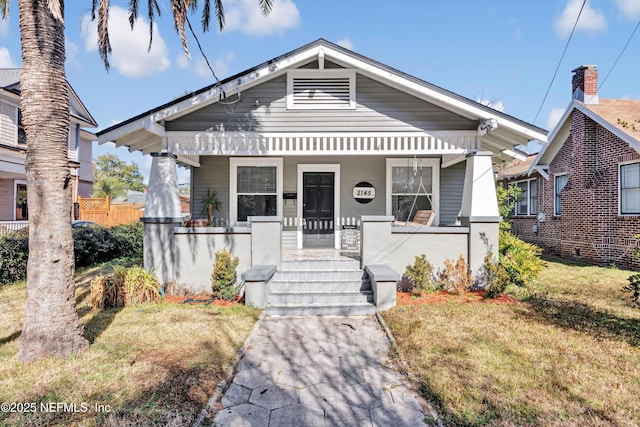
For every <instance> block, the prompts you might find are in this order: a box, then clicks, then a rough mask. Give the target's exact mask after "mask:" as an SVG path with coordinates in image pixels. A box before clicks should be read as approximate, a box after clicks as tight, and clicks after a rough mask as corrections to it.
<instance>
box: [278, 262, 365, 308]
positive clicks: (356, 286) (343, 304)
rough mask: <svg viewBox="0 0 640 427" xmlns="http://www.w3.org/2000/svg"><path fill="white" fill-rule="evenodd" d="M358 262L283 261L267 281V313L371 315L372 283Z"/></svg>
mask: <svg viewBox="0 0 640 427" xmlns="http://www.w3.org/2000/svg"><path fill="white" fill-rule="evenodd" d="M364 276H365V275H364V273H363V271H362V270H361V269H360V264H359V262H358V261H356V260H353V259H348V258H344V259H339V260H285V261H282V266H281V268H280V270H279V271H277V272H276V274H275V275H274V277H273V279H272V280H271V282H270V287H271V291H270V293H269V297H268V300H267V308H266V313H267V314H268V315H277V316H315V315H325V316H331V315H353V314H373V313H375V312H376V307H375V305H374V304H373V293H372V291H371V283H370V282H369V280H368V279H366V278H364Z"/></svg>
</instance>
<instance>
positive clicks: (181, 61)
mask: <svg viewBox="0 0 640 427" xmlns="http://www.w3.org/2000/svg"><path fill="white" fill-rule="evenodd" d="M234 58H235V54H234V53H233V52H229V53H227V54H226V55H225V56H224V59H222V58H218V59H216V60H215V61H214V62H213V64H211V67H212V68H213V71H214V72H215V73H216V76H218V78H219V79H224V78H225V77H226V76H227V75H228V74H229V66H228V65H227V62H230V61H233V59H234ZM176 63H177V64H178V67H180V68H183V69H188V70H190V71H192V72H193V73H195V74H197V75H198V76H200V77H202V78H204V79H213V75H212V74H211V70H210V69H209V67H208V66H207V62H206V61H205V60H204V58H197V59H193V58H192V59H191V61H189V59H187V57H186V56H185V55H184V54H180V55H178V56H177V57H176Z"/></svg>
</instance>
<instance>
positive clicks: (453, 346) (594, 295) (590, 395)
mask: <svg viewBox="0 0 640 427" xmlns="http://www.w3.org/2000/svg"><path fill="white" fill-rule="evenodd" d="M630 274H631V273H630V272H628V271H623V270H618V269H614V268H600V267H592V266H581V265H576V264H572V263H565V262H558V261H549V262H548V266H547V268H546V269H545V270H544V271H543V273H542V274H541V276H540V279H539V283H540V284H539V285H537V286H536V287H535V288H534V289H530V290H526V291H523V290H521V289H514V290H512V291H513V294H514V295H515V296H516V298H517V299H518V303H516V304H434V305H423V306H400V307H396V308H394V309H393V310H390V311H388V312H386V313H385V314H384V318H385V320H386V322H387V324H388V325H389V327H390V329H391V331H392V333H393V334H394V336H395V338H396V340H397V343H398V351H399V353H400V356H401V357H402V359H403V360H404V361H405V362H406V363H407V366H408V371H409V374H410V376H411V378H412V379H413V380H414V381H415V382H416V383H417V384H418V385H419V388H420V392H421V393H422V394H423V395H424V396H425V397H426V398H427V399H428V400H430V401H431V402H432V403H433V404H434V405H435V407H436V409H437V411H438V413H439V414H440V415H441V416H442V417H443V419H444V423H445V425H455V426H457V425H460V426H481V425H496V426H497V425H499V426H503V425H536V426H537V425H545V426H600V425H602V426H609V425H616V426H627V425H628V426H633V425H638V424H640V403H639V401H638V396H640V310H639V309H638V308H636V307H633V306H632V305H631V304H630V303H629V302H628V298H627V295H626V294H625V293H623V292H622V291H621V289H622V287H623V286H624V285H625V284H626V283H627V277H628V276H629V275H630Z"/></svg>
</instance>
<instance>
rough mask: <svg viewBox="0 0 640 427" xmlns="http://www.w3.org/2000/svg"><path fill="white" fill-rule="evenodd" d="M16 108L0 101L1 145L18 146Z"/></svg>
mask: <svg viewBox="0 0 640 427" xmlns="http://www.w3.org/2000/svg"><path fill="white" fill-rule="evenodd" d="M16 109H17V108H16V107H14V106H13V105H10V104H7V103H6V102H2V101H0V144H3V145H17V144H18V133H17V129H18V125H17V123H16V121H15V120H16Z"/></svg>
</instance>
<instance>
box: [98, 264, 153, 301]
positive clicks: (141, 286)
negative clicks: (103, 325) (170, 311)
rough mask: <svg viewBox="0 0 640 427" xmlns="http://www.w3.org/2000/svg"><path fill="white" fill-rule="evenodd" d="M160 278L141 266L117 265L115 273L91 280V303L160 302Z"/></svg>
mask: <svg viewBox="0 0 640 427" xmlns="http://www.w3.org/2000/svg"><path fill="white" fill-rule="evenodd" d="M159 288H160V286H159V284H158V279H157V278H156V276H155V275H154V274H153V273H149V272H148V271H146V270H145V269H144V268H142V267H140V266H133V267H130V268H126V267H122V266H115V267H113V273H111V274H109V275H107V276H102V275H100V276H98V277H96V278H95V279H93V280H92V281H91V303H92V305H93V306H94V307H95V308H99V309H103V308H111V307H123V306H126V305H133V304H143V303H146V302H159V301H160V299H161V297H160V291H159Z"/></svg>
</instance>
